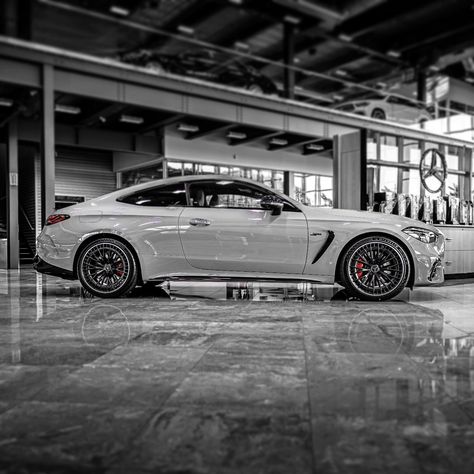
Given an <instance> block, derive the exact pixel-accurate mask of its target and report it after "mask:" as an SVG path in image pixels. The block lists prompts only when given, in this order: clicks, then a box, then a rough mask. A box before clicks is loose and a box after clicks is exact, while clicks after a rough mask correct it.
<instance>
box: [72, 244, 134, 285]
mask: <svg viewBox="0 0 474 474" xmlns="http://www.w3.org/2000/svg"><path fill="white" fill-rule="evenodd" d="M81 271H82V275H83V277H84V279H85V281H86V282H87V283H88V284H89V285H90V286H91V287H92V288H94V289H95V290H96V291H99V292H101V293H110V292H113V291H116V290H118V289H120V288H121V287H122V286H123V285H125V283H126V282H127V279H128V276H129V274H130V260H129V258H128V256H127V255H126V253H125V252H124V251H123V250H122V249H121V248H120V247H119V246H118V245H115V244H113V243H97V244H95V245H93V246H91V247H90V248H89V249H88V250H87V252H86V253H85V255H84V258H83V259H82V264H81Z"/></svg>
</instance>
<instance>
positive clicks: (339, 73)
mask: <svg viewBox="0 0 474 474" xmlns="http://www.w3.org/2000/svg"><path fill="white" fill-rule="evenodd" d="M334 74H336V75H337V76H341V77H347V76H348V75H349V73H348V72H347V71H344V69H336V70H335V71H334Z"/></svg>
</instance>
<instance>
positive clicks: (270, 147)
mask: <svg viewBox="0 0 474 474" xmlns="http://www.w3.org/2000/svg"><path fill="white" fill-rule="evenodd" d="M321 141H324V138H314V137H311V138H308V137H300V138H297V139H294V140H288V144H286V145H272V144H269V145H268V150H270V151H273V150H278V151H280V150H286V149H287V148H291V147H294V146H301V145H309V144H310V143H318V142H321Z"/></svg>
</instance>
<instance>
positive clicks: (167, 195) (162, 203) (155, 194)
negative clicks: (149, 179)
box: [117, 183, 187, 207]
mask: <svg viewBox="0 0 474 474" xmlns="http://www.w3.org/2000/svg"><path fill="white" fill-rule="evenodd" d="M117 200H118V201H120V202H125V203H127V204H134V205H136V206H153V207H154V206H156V207H168V206H173V207H174V206H186V205H187V204H186V191H185V189H184V184H183V183H176V184H172V185H169V186H160V187H157V188H153V189H146V190H143V191H139V192H137V193H134V194H132V195H129V196H125V197H122V198H119V199H117Z"/></svg>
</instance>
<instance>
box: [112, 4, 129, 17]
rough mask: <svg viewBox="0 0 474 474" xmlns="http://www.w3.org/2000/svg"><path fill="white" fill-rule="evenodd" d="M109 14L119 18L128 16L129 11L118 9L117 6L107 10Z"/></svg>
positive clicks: (122, 8)
mask: <svg viewBox="0 0 474 474" xmlns="http://www.w3.org/2000/svg"><path fill="white" fill-rule="evenodd" d="M109 12H110V13H114V14H115V15H120V16H128V15H130V10H129V9H128V8H124V7H120V6H119V5H111V6H110V8H109Z"/></svg>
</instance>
